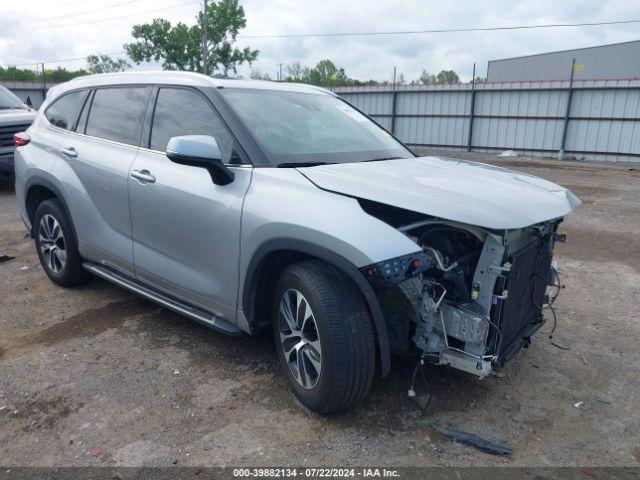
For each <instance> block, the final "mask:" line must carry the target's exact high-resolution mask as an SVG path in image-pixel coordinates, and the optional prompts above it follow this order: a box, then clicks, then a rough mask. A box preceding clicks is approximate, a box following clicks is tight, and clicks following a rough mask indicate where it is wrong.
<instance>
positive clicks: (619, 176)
mask: <svg viewBox="0 0 640 480" xmlns="http://www.w3.org/2000/svg"><path fill="white" fill-rule="evenodd" d="M450 155H453V154H450ZM476 156H477V155H476ZM486 158H488V159H489V160H490V161H491V162H492V163H496V164H503V165H507V166H509V167H513V168H515V169H517V170H522V171H525V172H529V173H533V174H536V175H540V176H542V177H544V178H548V179H550V180H552V181H555V182H558V183H560V184H563V185H565V186H567V187H569V188H570V189H571V190H573V192H574V193H576V194H577V195H578V196H580V197H581V198H582V200H583V201H584V204H583V205H582V206H581V207H580V208H579V210H578V211H577V212H576V213H575V214H574V215H572V216H570V217H569V218H568V219H567V221H566V222H565V223H564V224H563V225H562V227H561V231H562V232H564V233H567V234H568V237H569V243H568V244H567V245H560V246H559V247H558V252H557V253H558V254H557V259H558V261H559V262H560V273H561V276H562V280H563V282H564V283H565V284H566V288H565V289H564V290H563V292H562V294H561V296H560V298H559V300H558V302H557V306H558V329H557V332H556V336H555V337H554V338H555V339H556V340H557V341H559V342H561V343H562V344H565V345H566V346H567V347H569V349H567V350H564V349H560V348H558V347H556V346H554V345H552V344H551V343H550V340H549V338H548V335H547V334H548V331H549V329H550V324H547V325H546V326H545V327H543V332H541V333H540V334H538V336H537V337H536V338H535V340H534V343H533V345H532V346H531V347H530V348H529V349H527V350H524V351H523V352H522V353H521V355H520V356H519V358H517V359H516V360H514V361H513V362H512V363H510V364H509V365H508V366H507V367H506V368H505V371H504V376H501V377H500V378H489V379H485V380H482V381H478V380H476V379H475V378H472V377H471V376H468V375H465V374H458V373H456V372H452V371H447V370H445V369H439V368H435V367H433V368H430V369H429V370H428V375H429V377H430V378H431V381H432V386H433V394H434V398H433V402H432V403H431V405H430V407H429V409H428V411H427V412H426V413H425V414H421V411H420V409H419V407H418V405H417V403H416V402H415V401H414V400H412V399H410V398H408V397H407V395H406V390H407V386H408V380H409V375H410V373H411V368H412V365H410V364H408V363H406V362H401V361H395V362H394V365H393V371H392V374H391V376H390V378H388V379H386V380H385V381H377V382H376V384H375V385H374V388H373V391H372V393H371V395H370V396H369V398H368V400H367V401H366V402H365V403H364V404H363V405H362V406H361V407H360V408H358V409H357V410H355V411H354V412H352V413H350V414H348V415H338V416H333V417H329V418H323V417H319V416H316V415H313V414H310V413H308V412H306V411H304V410H303V409H302V408H301V407H300V406H299V405H297V404H296V402H295V401H294V400H293V398H292V396H291V395H290V394H289V392H288V389H287V388H286V385H285V382H284V381H283V378H282V377H281V376H280V373H279V371H278V368H277V364H276V363H277V362H276V359H275V355H274V349H273V346H272V343H271V339H270V338H269V337H264V338H249V337H244V338H228V337H225V336H222V335H220V334H217V333H215V332H212V331H210V330H207V329H206V328H204V327H202V326H200V325H198V324H196V323H194V322H191V321H189V320H186V319H184V318H182V317H180V316H178V315H176V314H173V313H171V312H169V311H166V310H163V309H161V308H158V307H157V306H155V305H154V304H151V303H149V302H146V301H144V300H141V299H139V298H136V297H135V296H133V295H131V294H129V293H127V292H125V291H123V290H121V289H119V288H116V287H113V286H111V285H109V284H107V283H105V282H103V281H100V280H98V279H96V280H94V281H92V282H91V283H90V284H88V285H86V286H84V287H82V288H77V289H73V290H65V289H62V288H59V287H57V286H55V285H54V284H53V283H51V282H50V281H49V280H48V279H47V278H46V276H45V274H44V273H43V271H42V270H41V268H40V266H39V264H38V259H37V256H36V254H35V250H34V247H33V244H32V241H31V240H30V239H29V238H25V228H24V226H23V225H22V223H21V221H20V220H19V217H18V214H17V211H16V201H15V197H14V195H13V193H12V192H11V190H10V189H9V188H4V189H3V190H2V191H0V255H2V254H8V255H11V256H15V257H16V258H15V259H13V260H10V261H7V262H4V263H1V264H0V332H2V333H1V334H0V409H2V411H0V465H4V466H8V465H14V466H27V465H29V466H51V465H55V466H63V465H64V466H73V465H105V466H106V465H132V466H133V465H136V466H137V465H160V466H163V465H174V464H177V465H221V464H222V465H240V464H242V465H256V466H257V465H260V466H262V465H271V466H283V465H297V466H304V465H341V466H346V465H355V466H365V465H371V464H376V465H386V466H403V465H407V466H408V465H527V466H552V465H553V466H557V465H600V466H604V465H610V466H617V465H632V466H638V465H640V409H638V406H639V405H640V375H639V372H640V368H639V366H640V319H639V315H640V224H639V223H640V170H633V169H630V168H629V167H628V166H607V165H598V164H587V163H569V162H563V163H558V162H553V161H549V160H531V159H521V158H518V159H511V160H499V159H497V158H495V157H486ZM486 158H485V159H486ZM578 402H583V403H582V404H581V408H577V407H576V406H575V404H577V403H578ZM431 422H437V423H438V424H440V425H450V426H453V427H455V428H458V429H460V430H465V431H468V432H472V433H475V434H478V435H481V436H483V437H486V438H489V439H503V440H505V441H507V442H508V444H509V445H510V446H511V447H513V449H514V451H513V454H512V455H510V456H501V457H497V456H492V455H489V454H486V453H482V452H480V451H478V450H475V449H474V448H471V447H468V446H463V445H460V444H457V443H453V442H451V441H450V440H449V439H447V438H446V437H443V436H442V435H441V434H439V433H437V432H435V431H434V430H433V429H432V428H431V427H430V426H429V425H430V423H431Z"/></svg>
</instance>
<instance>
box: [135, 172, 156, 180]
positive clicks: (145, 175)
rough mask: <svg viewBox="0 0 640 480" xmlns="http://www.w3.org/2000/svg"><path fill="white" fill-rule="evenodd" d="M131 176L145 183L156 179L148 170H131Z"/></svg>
mask: <svg viewBox="0 0 640 480" xmlns="http://www.w3.org/2000/svg"><path fill="white" fill-rule="evenodd" d="M131 176H132V177H133V178H135V179H137V180H140V181H141V182H145V183H154V182H155V181H156V177H154V176H153V175H151V172H149V170H133V171H132V172H131Z"/></svg>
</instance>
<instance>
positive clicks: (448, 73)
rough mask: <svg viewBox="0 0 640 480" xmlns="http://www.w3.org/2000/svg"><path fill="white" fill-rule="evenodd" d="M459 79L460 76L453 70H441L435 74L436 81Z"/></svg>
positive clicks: (443, 81)
mask: <svg viewBox="0 0 640 480" xmlns="http://www.w3.org/2000/svg"><path fill="white" fill-rule="evenodd" d="M459 81H460V77H458V74H457V73H456V72H454V71H453V70H441V71H440V73H438V75H436V83H458V82H459Z"/></svg>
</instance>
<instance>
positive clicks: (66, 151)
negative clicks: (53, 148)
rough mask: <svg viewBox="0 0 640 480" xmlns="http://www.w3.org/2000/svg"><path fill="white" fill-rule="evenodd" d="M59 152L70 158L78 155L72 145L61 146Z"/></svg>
mask: <svg viewBox="0 0 640 480" xmlns="http://www.w3.org/2000/svg"><path fill="white" fill-rule="evenodd" d="M60 152H61V153H62V154H63V155H66V156H67V157H70V158H76V157H77V156H78V152H77V151H76V149H75V148H73V147H67V148H63V149H61V150H60Z"/></svg>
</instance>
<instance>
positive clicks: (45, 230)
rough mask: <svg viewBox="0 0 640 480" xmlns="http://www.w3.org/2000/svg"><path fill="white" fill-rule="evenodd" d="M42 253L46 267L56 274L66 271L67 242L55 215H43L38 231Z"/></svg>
mask: <svg viewBox="0 0 640 480" xmlns="http://www.w3.org/2000/svg"><path fill="white" fill-rule="evenodd" d="M38 240H39V242H40V251H41V252H42V258H43V259H44V263H45V265H46V266H47V267H48V268H49V269H50V270H51V271H52V272H54V273H60V272H61V271H62V270H64V267H65V265H66V263H67V242H66V241H65V238H64V232H63V231H62V227H61V226H60V223H58V221H57V220H56V219H55V217H54V216H53V215H49V214H46V215H43V217H42V218H41V219H40V228H39V229H38Z"/></svg>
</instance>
